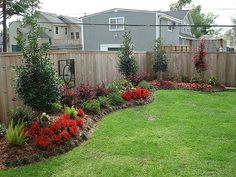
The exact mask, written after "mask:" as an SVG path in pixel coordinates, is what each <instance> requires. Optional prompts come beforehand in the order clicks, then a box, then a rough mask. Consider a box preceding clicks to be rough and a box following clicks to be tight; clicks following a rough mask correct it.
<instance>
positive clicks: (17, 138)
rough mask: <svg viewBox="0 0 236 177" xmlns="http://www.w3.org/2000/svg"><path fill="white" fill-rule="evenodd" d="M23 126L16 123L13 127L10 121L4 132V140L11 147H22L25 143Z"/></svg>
mask: <svg viewBox="0 0 236 177" xmlns="http://www.w3.org/2000/svg"><path fill="white" fill-rule="evenodd" d="M24 126H25V124H24V123H20V122H18V123H17V124H16V125H15V126H14V125H13V121H11V122H10V123H9V125H8V127H7V130H6V135H5V137H6V140H7V141H8V142H9V143H10V144H13V145H22V144H23V143H24V142H25V141H26V139H27V138H26V135H25V133H24V131H23V128H24Z"/></svg>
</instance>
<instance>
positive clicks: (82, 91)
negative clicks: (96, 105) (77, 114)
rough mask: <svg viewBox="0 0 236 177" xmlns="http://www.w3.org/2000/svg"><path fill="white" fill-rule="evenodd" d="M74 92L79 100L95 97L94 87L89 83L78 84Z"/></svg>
mask: <svg viewBox="0 0 236 177" xmlns="http://www.w3.org/2000/svg"><path fill="white" fill-rule="evenodd" d="M76 94H77V97H78V99H80V101H81V100H82V101H85V100H90V99H93V98H94V97H95V91H94V87H93V86H91V85H89V84H80V85H79V86H78V87H77V88H76Z"/></svg>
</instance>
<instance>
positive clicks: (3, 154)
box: [0, 137, 37, 169]
mask: <svg viewBox="0 0 236 177" xmlns="http://www.w3.org/2000/svg"><path fill="white" fill-rule="evenodd" d="M35 153H37V149H35V148H34V146H33V145H32V144H24V145H23V146H13V145H11V144H9V143H8V142H7V141H6V139H5V138H4V137H0V169H5V168H7V167H6V166H5V165H4V163H5V162H6V161H15V160H19V159H22V158H24V157H27V156H31V155H32V154H35Z"/></svg>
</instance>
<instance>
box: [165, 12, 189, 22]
mask: <svg viewBox="0 0 236 177" xmlns="http://www.w3.org/2000/svg"><path fill="white" fill-rule="evenodd" d="M162 13H164V14H166V15H169V16H172V17H175V18H177V19H179V20H183V19H184V17H185V16H186V15H187V14H188V13H189V10H178V11H163V12H162Z"/></svg>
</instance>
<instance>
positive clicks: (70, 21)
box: [59, 15, 82, 24]
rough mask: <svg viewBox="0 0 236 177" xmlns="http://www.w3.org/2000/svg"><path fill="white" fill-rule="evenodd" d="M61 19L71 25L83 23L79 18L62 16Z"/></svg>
mask: <svg viewBox="0 0 236 177" xmlns="http://www.w3.org/2000/svg"><path fill="white" fill-rule="evenodd" d="M59 18H60V19H61V20H62V21H64V22H65V23H68V24H71V23H75V24H76V23H82V20H81V19H80V18H78V17H69V16H63V15H60V16H59Z"/></svg>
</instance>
